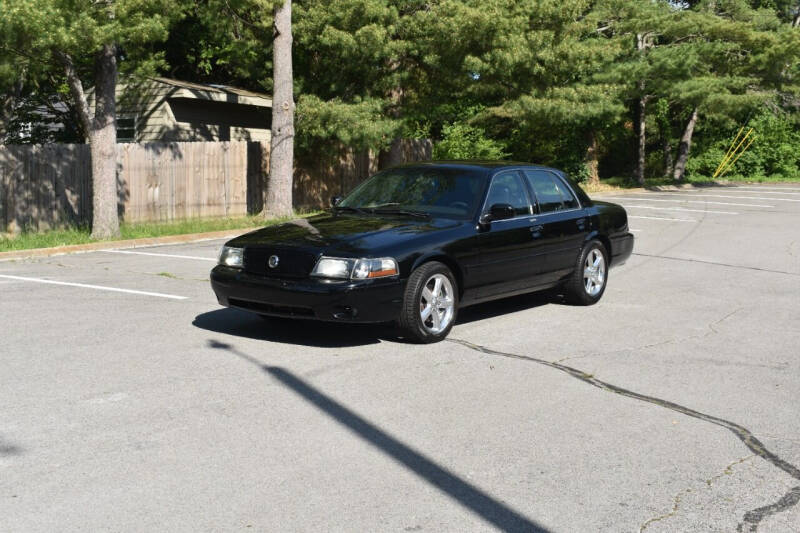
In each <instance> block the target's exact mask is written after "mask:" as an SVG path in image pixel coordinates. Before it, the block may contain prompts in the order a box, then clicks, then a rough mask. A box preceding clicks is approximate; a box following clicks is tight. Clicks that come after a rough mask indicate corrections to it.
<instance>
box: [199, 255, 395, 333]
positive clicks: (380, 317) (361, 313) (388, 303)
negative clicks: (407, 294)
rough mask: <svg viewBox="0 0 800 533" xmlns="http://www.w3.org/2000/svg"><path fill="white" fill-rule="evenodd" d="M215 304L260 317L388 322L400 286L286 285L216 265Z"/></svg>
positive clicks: (380, 282) (391, 282) (377, 282)
mask: <svg viewBox="0 0 800 533" xmlns="http://www.w3.org/2000/svg"><path fill="white" fill-rule="evenodd" d="M211 287H212V288H213V289H214V293H215V294H216V295H217V301H219V303H220V305H224V306H225V307H235V308H238V309H244V310H247V311H252V312H254V313H258V314H261V315H270V316H282V317H292V318H307V319H313V320H325V321H335V322H363V323H373V322H389V321H391V320H395V319H397V317H398V316H400V309H401V306H402V304H403V291H404V289H405V281H404V280H400V279H397V278H392V279H370V280H358V281H329V280H321V279H314V278H309V279H303V280H289V279H276V278H267V277H263V276H256V275H253V274H248V273H246V272H243V271H242V270H239V269H236V268H230V267H226V266H222V265H218V266H216V267H214V269H213V270H212V271H211Z"/></svg>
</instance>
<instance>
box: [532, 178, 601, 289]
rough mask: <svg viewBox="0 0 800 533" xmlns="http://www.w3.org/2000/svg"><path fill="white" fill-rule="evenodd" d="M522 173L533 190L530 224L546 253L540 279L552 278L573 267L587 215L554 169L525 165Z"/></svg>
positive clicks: (583, 238)
mask: <svg viewBox="0 0 800 533" xmlns="http://www.w3.org/2000/svg"><path fill="white" fill-rule="evenodd" d="M523 173H524V175H525V178H526V179H527V181H528V184H529V185H530V187H531V190H532V191H533V193H534V200H535V202H536V215H535V218H536V221H535V224H534V227H535V228H536V230H537V231H538V233H537V235H538V240H539V241H540V244H541V246H542V250H543V252H544V253H545V254H546V261H545V264H546V272H545V273H544V274H543V275H542V277H541V280H542V281H544V282H553V281H556V280H558V279H559V278H561V277H563V276H564V275H566V274H568V273H569V272H570V271H572V270H573V269H574V268H575V261H576V260H577V258H578V253H580V250H581V248H582V247H583V243H584V241H585V239H586V235H587V234H588V232H589V218H588V216H587V215H586V213H585V210H584V208H583V207H582V206H581V205H580V202H579V201H578V199H577V198H576V197H575V194H574V193H573V192H572V190H571V189H570V188H569V187H568V186H567V184H566V183H565V182H564V180H562V179H561V178H560V177H559V176H558V175H556V174H555V173H554V172H550V171H549V170H544V169H527V170H525V171H523Z"/></svg>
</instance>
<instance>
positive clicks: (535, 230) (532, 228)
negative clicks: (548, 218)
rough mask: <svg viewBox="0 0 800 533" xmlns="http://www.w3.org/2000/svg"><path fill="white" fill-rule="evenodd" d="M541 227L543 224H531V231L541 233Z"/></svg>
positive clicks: (542, 227)
mask: <svg viewBox="0 0 800 533" xmlns="http://www.w3.org/2000/svg"><path fill="white" fill-rule="evenodd" d="M543 229H544V226H542V225H541V224H537V225H535V226H531V233H541V231H542V230H543Z"/></svg>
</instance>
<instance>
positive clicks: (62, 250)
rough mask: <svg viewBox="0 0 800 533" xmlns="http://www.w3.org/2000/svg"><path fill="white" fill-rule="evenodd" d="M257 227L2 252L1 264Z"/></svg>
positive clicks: (225, 234) (192, 239) (200, 237)
mask: <svg viewBox="0 0 800 533" xmlns="http://www.w3.org/2000/svg"><path fill="white" fill-rule="evenodd" d="M256 229H258V228H257V227H250V228H241V229H229V230H223V231H211V232H208V233H189V234H184V235H168V236H166V237H147V238H143V239H125V240H121V241H103V242H92V243H88V244H71V245H69V246H56V247H53V248H31V249H29V250H12V251H10V252H0V262H3V261H14V260H17V259H30V258H35V257H51V256H54V255H66V254H77V253H83V252H96V251H99V250H124V249H129V248H141V247H144V246H163V245H165V244H182V243H189V242H200V241H211V240H215V239H224V238H230V237H236V236H238V235H241V234H242V233H246V232H248V231H253V230H256Z"/></svg>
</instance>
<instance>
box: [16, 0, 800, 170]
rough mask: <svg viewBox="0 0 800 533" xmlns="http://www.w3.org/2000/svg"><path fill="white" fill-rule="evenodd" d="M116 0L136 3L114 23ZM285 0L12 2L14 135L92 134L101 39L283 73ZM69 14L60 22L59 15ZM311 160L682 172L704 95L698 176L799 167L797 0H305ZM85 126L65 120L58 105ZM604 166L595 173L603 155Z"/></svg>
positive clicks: (301, 96) (256, 73)
mask: <svg viewBox="0 0 800 533" xmlns="http://www.w3.org/2000/svg"><path fill="white" fill-rule="evenodd" d="M98 4H103V5H104V6H106V7H109V6H110V7H109V9H115V10H116V14H117V18H115V19H114V20H113V21H111V22H104V23H103V24H98V23H97V20H99V19H98V18H97V16H96V14H93V13H94V12H93V11H92V10H93V9H96V6H97V5H98ZM273 5H274V1H272V0H172V1H170V2H166V1H163V0H108V1H106V2H100V3H98V2H95V1H92V0H69V1H67V0H32V1H28V0H0V95H2V96H0V98H2V101H0V104H2V115H0V138H1V139H4V140H5V141H6V142H66V141H75V140H77V141H80V140H81V138H82V137H81V132H80V131H79V129H80V128H79V126H78V125H77V120H76V119H75V117H74V111H73V109H72V108H71V105H70V103H69V98H68V91H67V89H66V86H65V83H64V75H63V72H62V71H61V68H60V67H59V65H58V64H57V63H56V62H53V61H52V60H51V58H50V57H49V55H48V51H49V50H50V49H52V48H53V47H54V46H56V45H57V46H61V47H65V48H68V49H69V50H70V52H71V53H72V54H73V55H74V56H75V57H76V58H77V60H78V62H79V65H80V68H81V69H82V70H81V72H82V76H83V77H84V78H85V80H86V81H85V84H86V85H87V86H90V85H91V83H92V72H91V68H90V66H91V64H92V58H93V56H94V54H95V53H96V49H97V45H98V43H100V42H103V40H104V39H106V40H107V39H108V38H109V35H110V36H112V37H114V38H115V39H117V40H118V41H119V42H121V43H122V46H121V47H120V56H119V62H120V67H121V71H122V72H123V73H125V74H127V75H134V76H136V75H138V76H142V75H152V74H161V75H164V76H168V77H174V78H177V79H182V80H186V81H194V82H199V83H217V84H227V85H233V86H238V87H242V88H245V89H250V90H254V91H259V92H266V93H270V92H271V90H272V80H271V73H272V64H271V57H272V38H273V27H272V19H271V16H272V15H271V14H272V7H273ZM59 21H60V22H59ZM293 26H294V28H293V32H294V71H295V94H296V101H297V103H298V105H297V138H296V142H297V152H298V157H304V156H313V157H321V158H330V159H331V161H333V160H334V158H335V155H336V154H337V153H338V150H340V149H341V147H342V146H345V147H352V148H355V149H358V150H362V149H370V150H373V151H375V152H379V151H382V150H386V149H387V148H388V147H389V146H390V145H391V144H392V141H393V140H394V139H397V138H399V137H429V138H432V139H433V140H434V143H435V148H434V155H435V157H437V158H443V159H504V158H508V159H514V160H521V161H531V162H535V163H540V164H546V165H552V166H556V167H560V168H563V169H565V170H567V171H568V172H570V173H572V174H573V175H575V176H576V177H579V178H581V179H589V178H591V177H592V176H593V175H599V177H600V178H612V177H617V178H618V177H622V178H623V179H625V180H628V179H631V176H633V174H634V172H635V168H636V166H637V146H638V140H639V139H638V133H637V132H638V124H639V122H638V121H639V115H637V109H638V106H639V104H640V103H642V102H643V103H644V104H645V108H646V114H645V116H644V117H645V118H644V126H645V131H646V137H645V139H644V143H645V144H644V145H645V148H646V157H645V160H644V164H645V167H644V170H645V175H646V177H647V178H649V179H664V177H665V176H666V177H669V176H670V175H671V172H670V171H671V165H672V166H674V164H675V160H676V159H677V157H678V153H679V147H680V141H681V137H682V135H683V133H684V130H685V128H686V125H687V122H688V119H689V117H690V116H691V112H692V110H693V109H695V108H696V109H697V110H698V120H697V124H696V127H695V130H694V136H693V138H692V147H691V152H690V157H689V160H688V164H687V177H688V178H689V179H701V178H702V177H704V176H710V175H711V174H712V173H713V170H714V169H715V168H716V167H717V165H718V164H719V161H720V159H721V158H722V156H723V155H724V153H725V151H726V150H727V147H728V144H729V143H730V141H731V140H732V138H733V136H734V135H735V134H736V132H737V131H738V130H739V128H740V127H742V126H743V125H748V126H749V127H753V128H754V129H755V133H756V135H757V138H756V141H755V142H754V144H753V145H752V146H751V147H750V149H749V151H748V152H747V153H746V154H745V155H744V156H742V158H741V159H740V160H739V161H738V162H737V165H736V167H735V169H734V170H733V171H732V172H731V174H729V175H728V176H726V177H737V176H747V177H750V178H756V179H758V178H781V179H785V178H797V177H798V176H800V134H798V131H800V85H798V80H799V79H800V67H799V66H798V58H800V27H799V26H800V3H798V2H797V1H796V0H686V1H674V0H672V1H666V0H594V1H590V0H427V1H426V0H295V2H294V18H293ZM43 108H47V109H50V111H51V113H49V115H50V116H51V117H53V118H54V119H55V120H57V121H58V122H60V123H63V124H66V128H64V129H59V130H54V129H53V128H50V127H48V124H47V123H46V122H47V120H51V119H45V118H42V113H41V109H43ZM593 169H595V170H593Z"/></svg>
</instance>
